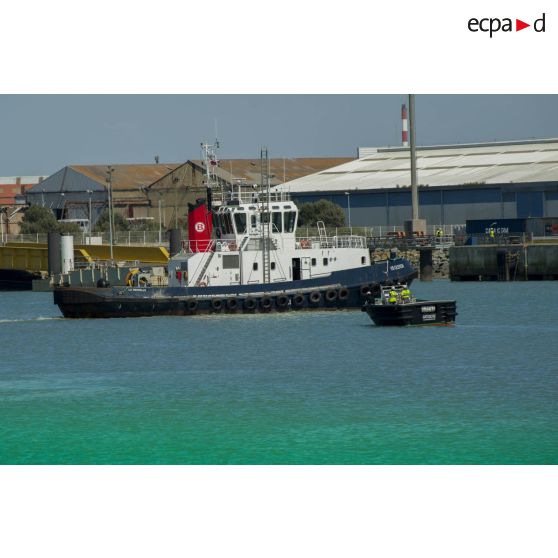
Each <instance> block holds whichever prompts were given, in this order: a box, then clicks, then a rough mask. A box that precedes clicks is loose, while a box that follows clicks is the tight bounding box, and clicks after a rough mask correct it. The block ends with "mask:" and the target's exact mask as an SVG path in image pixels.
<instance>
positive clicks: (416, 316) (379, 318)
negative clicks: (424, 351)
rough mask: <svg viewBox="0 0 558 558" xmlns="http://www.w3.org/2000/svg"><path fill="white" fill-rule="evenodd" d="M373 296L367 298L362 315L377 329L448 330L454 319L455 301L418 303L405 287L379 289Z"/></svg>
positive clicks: (422, 301) (398, 284) (400, 285)
mask: <svg viewBox="0 0 558 558" xmlns="http://www.w3.org/2000/svg"><path fill="white" fill-rule="evenodd" d="M376 294H377V295H378V296H377V297H376V298H374V296H373V294H372V292H370V293H369V294H368V297H367V299H366V300H365V302H364V305H363V307H362V311H363V312H366V313H367V314H368V315H369V316H370V318H371V319H372V321H373V322H374V323H375V324H376V325H377V326H408V325H438V326H449V325H453V324H454V322H455V317H456V316H457V312H456V303H455V300H417V299H415V298H414V297H412V296H411V294H410V291H409V289H408V286H407V284H405V283H396V284H394V285H381V286H380V288H379V289H377V291H376Z"/></svg>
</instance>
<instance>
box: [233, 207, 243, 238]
mask: <svg viewBox="0 0 558 558" xmlns="http://www.w3.org/2000/svg"><path fill="white" fill-rule="evenodd" d="M234 224H235V225H236V233H237V234H244V233H245V232H246V213H238V212H237V213H235V214H234Z"/></svg>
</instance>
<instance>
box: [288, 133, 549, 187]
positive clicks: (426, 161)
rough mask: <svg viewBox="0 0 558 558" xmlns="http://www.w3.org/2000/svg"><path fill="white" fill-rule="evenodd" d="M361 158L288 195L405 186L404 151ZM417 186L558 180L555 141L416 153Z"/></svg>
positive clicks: (302, 181) (300, 182) (308, 179)
mask: <svg viewBox="0 0 558 558" xmlns="http://www.w3.org/2000/svg"><path fill="white" fill-rule="evenodd" d="M359 153H360V154H361V155H363V157H362V158H360V159H357V160H354V161H351V162H349V163H345V164H343V165H339V166H336V167H333V168H330V169H327V170H325V171H322V172H317V173H315V174H312V175H309V176H305V177H303V178H299V179H296V180H291V181H288V182H287V183H286V184H285V185H284V188H285V190H288V191H290V192H293V193H295V192H332V191H339V190H377V189H382V188H396V187H398V186H408V185H410V183H411V165H410V156H409V150H408V149H402V148H361V149H360V150H359ZM417 169H418V182H419V184H420V185H428V186H457V185H463V184H470V183H478V184H498V183H507V182H514V183H530V182H552V181H558V139H549V140H533V141H522V142H508V143H502V142H494V143H487V144H473V145H471V144H468V145H448V146H432V147H418V148H417Z"/></svg>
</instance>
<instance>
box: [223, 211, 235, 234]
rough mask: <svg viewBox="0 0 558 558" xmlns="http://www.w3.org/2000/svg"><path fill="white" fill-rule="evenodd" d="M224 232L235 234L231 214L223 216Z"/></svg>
mask: <svg viewBox="0 0 558 558" xmlns="http://www.w3.org/2000/svg"><path fill="white" fill-rule="evenodd" d="M223 230H224V231H225V234H234V228H233V224H232V218H231V214H230V213H224V214H223Z"/></svg>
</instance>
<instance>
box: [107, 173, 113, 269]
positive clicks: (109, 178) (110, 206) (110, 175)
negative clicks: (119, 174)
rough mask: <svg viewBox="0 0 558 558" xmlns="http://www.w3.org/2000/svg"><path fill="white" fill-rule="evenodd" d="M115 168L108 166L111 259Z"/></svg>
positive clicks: (111, 258) (111, 250)
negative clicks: (113, 175)
mask: <svg viewBox="0 0 558 558" xmlns="http://www.w3.org/2000/svg"><path fill="white" fill-rule="evenodd" d="M113 172H114V168H113V167H111V166H108V167H107V185H108V198H109V208H108V210H109V244H110V260H111V262H112V261H114V250H113V229H112V225H113V223H112V221H113V219H112V173H113Z"/></svg>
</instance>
